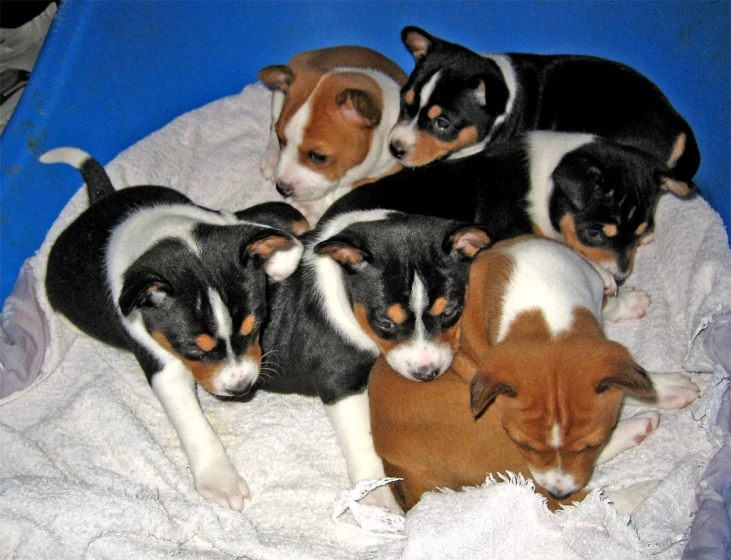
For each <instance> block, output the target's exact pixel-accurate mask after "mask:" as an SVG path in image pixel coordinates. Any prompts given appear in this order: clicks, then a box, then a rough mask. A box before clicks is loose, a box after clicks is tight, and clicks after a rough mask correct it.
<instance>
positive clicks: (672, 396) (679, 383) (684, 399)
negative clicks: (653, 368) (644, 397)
mask: <svg viewBox="0 0 731 560" xmlns="http://www.w3.org/2000/svg"><path fill="white" fill-rule="evenodd" d="M650 379H652V384H653V385H654V386H655V393H656V394H657V398H656V399H655V400H654V401H653V404H654V405H655V406H657V407H658V408H661V409H663V410H679V409H681V408H685V407H686V406H688V405H689V404H690V403H692V402H693V401H695V400H696V399H697V398H698V396H699V395H700V389H699V388H698V385H696V384H695V383H693V382H692V381H691V380H690V379H689V378H688V377H687V376H685V375H683V374H682V373H651V374H650Z"/></svg>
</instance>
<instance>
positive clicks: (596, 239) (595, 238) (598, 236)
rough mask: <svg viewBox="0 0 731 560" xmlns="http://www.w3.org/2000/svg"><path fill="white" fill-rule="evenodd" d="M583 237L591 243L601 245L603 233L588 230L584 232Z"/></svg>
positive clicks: (598, 230) (591, 229) (597, 230)
mask: <svg viewBox="0 0 731 560" xmlns="http://www.w3.org/2000/svg"><path fill="white" fill-rule="evenodd" d="M584 235H585V236H586V239H587V240H588V241H590V242H591V243H601V242H602V241H604V233H602V230H600V229H594V228H589V229H587V230H584Z"/></svg>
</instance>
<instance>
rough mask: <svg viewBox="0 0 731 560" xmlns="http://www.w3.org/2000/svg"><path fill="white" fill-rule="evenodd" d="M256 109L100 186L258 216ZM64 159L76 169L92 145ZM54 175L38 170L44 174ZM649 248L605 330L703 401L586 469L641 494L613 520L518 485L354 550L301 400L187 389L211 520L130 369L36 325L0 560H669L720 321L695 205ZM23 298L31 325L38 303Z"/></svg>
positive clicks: (432, 504)
mask: <svg viewBox="0 0 731 560" xmlns="http://www.w3.org/2000/svg"><path fill="white" fill-rule="evenodd" d="M269 99H270V94H269V92H268V91H267V90H266V89H264V88H263V87H261V86H258V85H255V86H249V87H247V88H246V89H245V90H244V91H243V92H242V93H241V94H239V95H235V96H232V97H229V98H226V99H222V100H219V101H217V102H215V103H212V104H210V105H208V106H205V107H203V108H201V109H199V110H197V111H193V112H192V113H189V114H187V115H183V116H182V117H180V118H178V119H176V120H175V121H173V122H172V123H170V124H169V125H168V126H166V127H165V128H163V129H161V130H160V131H158V132H156V133H154V134H152V135H151V136H150V137H148V138H146V139H144V140H143V141H141V142H139V143H138V144H137V145H135V146H133V147H131V148H129V149H128V150H126V151H125V152H123V153H122V154H120V155H119V156H118V157H117V158H116V159H115V160H114V161H113V162H111V163H110V164H109V166H108V167H107V169H108V171H109V174H110V176H111V177H112V180H113V182H114V184H115V185H116V186H117V187H118V188H120V187H123V186H127V185H136V184H144V183H152V184H161V185H168V186H171V187H173V188H176V189H179V190H180V191H182V192H184V193H185V194H187V195H188V196H190V197H191V198H192V199H193V200H194V201H196V202H198V203H200V204H203V205H205V206H208V207H212V208H228V209H232V210H236V209H240V208H243V207H246V206H249V205H251V204H254V203H258V202H261V201H266V200H275V199H277V198H278V195H277V194H276V192H275V190H274V188H273V186H272V185H271V184H266V183H265V182H264V181H263V179H262V178H261V176H260V173H259V168H258V161H259V158H260V155H261V153H262V152H263V150H264V147H265V144H266V140H267V135H268V126H269ZM79 147H80V148H82V149H84V150H86V151H88V152H90V153H92V154H93V153H94V146H79ZM57 172H59V171H58V168H57V167H56V168H54V167H51V166H49V168H48V173H49V177H50V176H51V175H52V174H53V173H57ZM85 206H86V194H85V192H84V190H83V189H81V190H80V191H79V192H78V193H77V194H76V195H75V196H74V197H73V199H72V200H71V201H70V202H69V204H68V206H67V207H66V209H65V210H64V211H63V212H62V214H61V215H60V217H59V218H58V220H57V222H56V223H55V225H54V226H53V228H52V229H51V231H50V232H49V234H48V237H47V239H46V241H45V243H44V245H43V247H42V248H41V250H40V251H39V252H38V254H37V255H36V256H34V257H33V258H32V259H31V261H30V273H31V275H32V276H33V275H34V276H35V277H36V278H37V279H42V278H43V276H44V270H45V263H46V258H47V255H48V250H49V248H50V246H51V244H52V242H53V240H54V238H55V237H56V236H57V235H58V233H59V232H60V231H61V230H62V229H63V228H64V227H65V226H66V225H67V224H68V223H70V221H71V220H72V219H73V218H74V217H75V216H76V215H77V214H78V213H80V212H81V211H82V210H83V209H84V208H85ZM656 236H657V240H656V241H655V242H654V243H652V244H648V245H645V246H643V247H641V248H640V250H639V253H638V255H637V259H636V263H635V272H634V273H633V275H632V277H631V278H630V279H629V282H628V283H629V284H630V285H632V286H635V287H641V288H642V289H645V290H647V291H648V292H649V293H650V294H651V296H652V298H653V304H652V307H651V308H650V310H649V316H648V317H646V318H644V319H642V320H638V321H630V322H625V323H620V324H613V325H610V326H608V328H607V331H608V334H609V336H610V337H611V338H613V339H616V340H619V341H621V342H622V343H624V344H626V345H627V346H628V347H629V348H630V350H631V351H632V352H633V354H634V356H635V358H636V359H637V361H638V362H639V363H640V364H642V365H643V366H645V367H646V368H647V369H649V370H651V371H656V372H663V371H689V372H692V373H690V375H691V376H692V378H693V379H694V380H695V381H696V383H697V384H698V385H699V386H700V387H701V388H702V389H703V393H702V396H701V398H700V399H699V400H698V401H697V402H696V403H694V404H692V405H691V406H690V407H688V408H687V409H685V410H682V411H679V412H675V413H666V414H664V415H663V417H662V418H661V423H660V426H659V428H658V429H657V431H656V432H655V433H653V434H651V435H650V437H648V439H647V440H646V441H645V442H644V443H643V444H642V445H641V446H640V447H638V448H637V449H635V450H632V451H629V452H626V453H624V454H622V455H620V456H619V457H617V458H616V459H614V460H612V461H610V462H609V463H607V464H604V465H601V466H600V467H599V468H597V469H596V472H595V475H594V476H593V479H592V483H593V484H595V485H602V486H606V487H613V488H623V487H626V486H629V485H631V484H634V483H637V482H642V481H650V480H659V481H660V483H659V485H658V486H657V487H656V488H655V489H654V490H653V491H652V492H651V493H650V494H649V495H648V496H647V498H646V500H645V501H644V502H643V503H642V504H641V505H640V507H639V509H638V510H637V511H636V513H635V514H634V515H633V517H632V518H631V519H628V518H622V517H620V516H618V515H617V514H616V513H615V512H614V510H613V509H611V508H610V507H609V506H608V505H607V504H606V502H604V501H603V500H602V499H601V498H600V494H599V491H597V492H595V493H593V494H592V495H590V496H589V498H587V499H586V500H585V501H584V502H582V503H581V504H579V505H577V506H575V507H572V508H568V509H566V510H565V511H562V512H559V513H556V514H552V513H549V512H548V511H547V510H546V508H545V507H544V505H543V503H542V501H541V499H540V498H539V497H538V495H536V494H535V493H533V492H532V489H531V483H530V482H527V481H524V480H522V479H521V478H519V477H518V478H515V477H513V478H510V477H509V478H508V479H507V481H505V482H502V481H501V479H500V478H499V477H498V478H496V479H492V480H488V481H487V483H486V484H485V485H484V486H482V487H479V488H471V489H468V490H467V491H463V492H452V491H447V492H437V493H431V494H428V495H426V496H425V498H424V499H423V500H422V502H421V503H420V504H418V505H417V506H416V507H415V508H414V509H413V510H412V511H411V512H410V513H409V515H408V516H407V518H406V524H405V525H406V533H405V535H403V536H402V538H398V537H395V536H393V535H391V536H384V535H379V534H373V533H369V532H366V531H363V530H361V529H359V528H357V527H356V526H355V521H354V519H353V517H352V514H351V513H349V512H348V513H345V514H344V515H342V516H340V517H338V518H336V519H333V508H334V507H335V505H336V502H337V501H338V494H339V493H340V492H341V491H343V490H347V488H348V486H349V485H348V480H347V475H346V467H345V461H344V459H343V457H342V456H341V454H340V450H339V448H338V446H337V443H336V440H335V436H334V432H333V430H332V429H331V427H330V425H329V423H328V420H327V418H326V416H325V413H324V410H323V408H322V406H321V404H320V402H319V400H317V399H314V398H306V397H300V396H281V395H272V394H267V393H259V394H258V395H256V396H255V397H254V399H253V400H252V401H251V402H249V403H239V402H231V401H222V400H218V399H216V398H214V397H212V396H211V395H208V394H206V393H205V392H201V393H200V400H201V403H202V407H203V409H204V411H205V413H206V415H207V416H208V418H209V419H210V421H211V423H212V425H213V427H214V428H215V430H216V431H217V432H218V434H219V435H220V437H221V439H222V441H223V444H224V446H225V448H226V450H227V452H228V454H229V456H230V457H231V459H232V461H233V463H234V464H235V465H236V466H237V468H238V469H239V471H240V472H241V473H242V475H243V476H244V477H245V479H246V480H247V482H248V483H249V486H250V488H251V491H252V494H253V501H252V502H251V504H250V505H249V506H248V507H246V508H245V510H244V511H243V512H242V513H238V512H234V511H229V510H227V509H224V508H222V507H220V506H218V505H215V504H213V503H210V502H206V501H205V500H203V499H202V498H200V497H199V496H198V495H197V494H196V492H195V490H194V489H193V485H192V480H191V476H190V473H189V471H188V466H187V462H186V459H185V456H184V454H183V452H182V450H181V448H180V445H179V443H178V440H177V438H176V435H175V433H174V431H173V428H172V426H171V425H170V423H169V422H168V420H167V418H166V417H165V414H164V413H163V411H162V409H161V407H160V405H159V403H158V402H157V400H156V398H155V397H154V395H153V394H152V392H151V390H150V389H149V387H148V385H147V382H146V380H145V377H144V375H143V374H142V372H141V370H140V368H139V366H138V365H137V363H136V361H135V359H134V357H133V356H132V355H130V354H126V353H123V352H120V351H117V350H114V349H112V348H109V347H107V346H105V345H103V344H100V343H98V342H96V341H94V340H92V339H90V338H88V337H86V336H83V335H81V334H79V333H78V332H77V331H75V330H74V329H72V328H71V327H69V325H68V324H67V323H66V322H65V321H63V320H61V319H59V318H58V317H56V316H54V315H53V314H51V313H49V314H48V322H49V329H50V337H49V342H48V347H47V349H46V354H45V361H44V365H43V369H42V372H41V375H40V376H39V377H38V378H37V379H36V380H35V382H34V383H32V384H31V385H30V386H29V387H27V388H25V389H23V390H21V391H17V392H15V393H14V394H12V395H11V396H10V397H7V398H5V399H4V400H3V401H0V450H1V451H0V533H1V534H2V537H0V557H3V558H9V557H12V558H18V559H25V558H28V559H30V558H54V559H57V560H62V559H76V558H109V559H115V558H118V559H125V560H126V559H129V558H144V559H157V558H160V559H162V558H169V557H171V556H176V557H181V558H210V559H231V558H248V559H255V560H264V559H294V558H297V559H313V560H314V559H318V560H319V559H326V558H327V559H331V558H332V559H356V558H358V559H363V558H374V559H376V558H378V559H380V558H384V559H391V558H394V559H395V558H408V559H417V558H419V559H421V558H424V559H426V558H440V559H448V558H455V559H456V558H459V559H460V560H467V559H469V558H502V559H504V558H521V559H523V560H525V559H531V558H540V559H544V558H586V559H592V560H595V559H596V558H602V559H607V558H617V559H620V558H621V559H623V560H626V559H632V558H638V559H639V558H650V557H655V558H678V557H679V556H680V555H681V553H682V550H683V548H684V545H685V543H686V541H687V538H688V535H689V530H690V523H691V518H692V516H693V513H694V511H695V508H696V505H695V504H696V501H695V489H696V485H697V482H698V480H699V478H700V477H701V475H702V473H703V471H704V468H705V465H706V464H707V462H708V461H709V460H710V459H711V457H712V456H713V455H714V453H715V452H716V451H717V449H719V448H720V447H721V446H722V445H723V441H722V437H723V436H722V435H719V434H715V435H714V433H713V430H712V428H713V426H714V425H715V419H716V416H717V414H718V410H719V407H720V404H721V399H722V396H723V394H724V392H725V390H726V387H727V384H728V381H727V379H725V378H724V373H723V370H722V368H719V367H717V364H716V363H715V362H714V361H713V360H712V359H711V358H710V357H709V355H708V354H707V352H706V351H705V349H704V346H703V344H702V343H700V342H699V341H700V337H701V336H702V334H703V332H704V330H705V329H707V328H708V327H709V325H712V324H713V321H714V318H715V317H719V316H721V314H722V313H724V312H729V311H731V257H730V256H729V248H728V240H727V238H726V234H725V231H724V228H723V225H722V223H721V220H720V217H719V216H718V215H717V214H716V213H715V212H714V211H713V210H711V209H710V207H709V206H708V205H707V204H706V203H705V201H704V200H703V199H701V198H697V199H695V200H692V201H687V202H684V201H680V200H677V199H676V198H674V197H672V196H670V195H666V196H664V197H663V198H662V200H661V202H660V204H659V207H658V211H657V229H656ZM36 294H37V296H38V297H39V299H40V303H41V307H42V308H43V309H44V310H46V311H48V309H49V306H48V303H47V301H46V300H45V296H44V295H43V293H42V290H40V291H39V290H36ZM714 370H715V373H714ZM635 412H637V409H634V410H628V411H626V413H627V414H632V413H635Z"/></svg>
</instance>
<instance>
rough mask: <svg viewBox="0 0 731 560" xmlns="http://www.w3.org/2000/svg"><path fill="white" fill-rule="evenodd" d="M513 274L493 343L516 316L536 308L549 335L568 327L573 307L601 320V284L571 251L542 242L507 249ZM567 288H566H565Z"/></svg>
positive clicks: (528, 242)
mask: <svg viewBox="0 0 731 560" xmlns="http://www.w3.org/2000/svg"><path fill="white" fill-rule="evenodd" d="M507 252H508V254H509V255H510V257H511V258H512V260H513V264H514V266H513V272H512V274H511V276H510V279H509V280H508V282H507V284H506V286H505V295H504V298H503V305H502V315H501V317H500V327H499V330H498V336H497V341H496V342H501V341H502V340H503V339H504V338H505V336H506V335H507V332H508V329H509V327H510V324H511V323H512V322H513V321H514V320H515V318H516V317H517V316H518V314H519V313H521V312H523V311H528V310H532V309H540V310H541V311H542V312H543V317H544V318H545V320H546V322H547V323H548V326H549V328H550V329H551V332H552V334H553V336H557V335H558V334H560V333H561V332H564V331H566V330H568V329H570V328H571V324H572V322H573V319H574V310H575V309H576V308H586V309H588V310H589V311H590V312H591V313H592V314H593V315H594V316H595V317H596V318H597V320H598V321H601V309H602V300H603V298H604V282H603V281H602V278H601V277H600V276H599V274H598V273H597V272H596V271H595V270H594V268H593V267H591V266H590V265H589V264H587V262H586V261H585V260H584V259H583V258H582V257H581V256H580V255H578V254H577V253H575V252H574V251H573V250H571V249H569V248H568V247H566V246H565V245H561V244H559V243H555V242H552V241H550V240H546V239H531V240H529V241H526V242H523V243H518V244H515V245H513V246H512V247H510V248H509V249H508V250H507ZM569 287H570V288H569Z"/></svg>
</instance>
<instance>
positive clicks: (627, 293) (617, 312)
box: [603, 287, 652, 322]
mask: <svg viewBox="0 0 731 560" xmlns="http://www.w3.org/2000/svg"><path fill="white" fill-rule="evenodd" d="M651 302H652V300H651V299H650V295H649V294H648V293H647V292H645V291H643V290H635V289H632V288H626V287H621V288H619V289H618V290H617V294H616V296H615V297H610V298H607V305H606V306H605V307H604V312H603V315H604V320H605V321H614V322H616V321H627V320H630V319H641V318H642V317H644V316H645V315H647V310H648V309H649V307H650V303H651Z"/></svg>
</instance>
